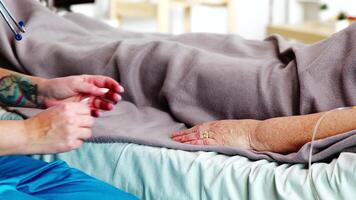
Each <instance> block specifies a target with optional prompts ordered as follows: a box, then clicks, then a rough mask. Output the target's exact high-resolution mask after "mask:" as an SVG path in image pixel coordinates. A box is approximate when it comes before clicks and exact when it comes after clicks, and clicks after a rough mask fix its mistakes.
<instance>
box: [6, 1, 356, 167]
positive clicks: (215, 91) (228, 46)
mask: <svg viewBox="0 0 356 200" xmlns="http://www.w3.org/2000/svg"><path fill="white" fill-rule="evenodd" d="M5 2H7V3H8V5H9V7H10V8H11V10H13V11H14V13H15V14H16V16H18V18H21V19H24V20H25V21H26V22H27V29H28V33H27V34H26V35H25V38H24V40H23V41H21V42H15V41H14V39H13V35H12V34H11V33H10V32H9V30H8V28H7V27H6V26H5V24H4V23H3V22H1V23H0V26H1V28H0V58H1V59H0V60H1V61H2V63H1V64H2V66H6V67H8V68H10V69H12V70H17V71H20V72H23V73H27V74H32V75H36V76H41V77H47V78H52V77H60V76H68V75H74V74H83V73H85V74H102V75H107V76H110V77H113V78H115V79H117V80H118V81H120V82H121V84H122V85H123V86H124V87H125V89H126V93H125V95H124V101H123V102H121V103H119V105H118V106H117V107H116V108H115V110H114V111H112V112H107V113H105V114H104V116H103V117H102V118H100V119H99V120H97V122H96V124H95V127H94V134H95V137H94V139H93V141H96V142H116V141H120V142H134V143H138V144H145V145H152V146H158V147H168V148H173V149H183V150H189V151H197V150H205V151H217V152H220V153H223V154H227V155H236V154H238V155H243V156H246V157H248V158H250V159H253V160H257V159H268V160H275V161H277V162H289V163H305V162H306V161H307V159H308V152H309V147H310V144H306V145H304V146H303V147H302V148H301V149H300V151H299V152H297V153H292V154H288V155H281V154H276V153H272V152H254V151H247V150H242V149H239V148H228V147H218V146H193V145H185V144H180V143H177V142H173V141H172V140H171V139H170V134H171V133H172V132H173V131H175V130H178V129H183V128H186V127H190V126H193V125H196V124H198V123H202V122H207V121H212V120H219V119H247V118H251V119H267V118H272V117H278V116H289V115H301V114H308V113H314V112H319V111H326V110H330V109H333V108H336V107H341V106H350V105H356V84H355V81H356V46H355V45H356V24H355V25H353V26H351V27H350V28H348V29H346V30H344V31H342V32H340V33H338V34H336V35H334V36H333V37H332V38H330V39H328V40H326V41H322V42H320V43H317V44H314V45H310V46H304V45H298V46H295V45H291V44H290V43H288V42H287V41H285V40H284V39H283V38H281V37H279V36H272V37H269V38H267V39H266V40H264V41H249V40H245V39H243V38H241V37H239V36H236V35H216V34H184V35H178V36H171V35H154V34H139V33H132V32H126V31H121V30H115V29H113V28H110V27H108V26H106V25H104V24H101V23H99V22H97V21H95V20H92V19H89V18H86V17H84V16H81V15H76V14H70V15H67V16H65V17H60V16H57V15H55V14H53V13H51V12H50V11H48V10H47V9H46V8H44V7H43V6H41V5H40V4H38V3H37V2H36V1H34V0H11V1H10V0H6V1H5ZM21 111H22V112H24V113H27V114H28V115H30V116H31V115H34V114H35V113H36V112H39V110H35V109H30V110H29V109H22V110H21ZM353 133H354V131H352V132H348V133H344V134H341V135H338V136H334V137H331V138H327V139H323V140H319V141H317V142H316V144H315V150H314V152H315V153H314V157H313V160H314V161H328V160H330V159H332V158H334V157H336V156H337V155H338V154H339V153H340V152H343V151H356V148H355V147H356V145H355V144H356V136H355V135H354V134H353Z"/></svg>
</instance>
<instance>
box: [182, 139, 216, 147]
mask: <svg viewBox="0 0 356 200" xmlns="http://www.w3.org/2000/svg"><path fill="white" fill-rule="evenodd" d="M184 144H193V145H218V143H217V142H216V141H215V140H214V139H211V138H207V139H199V140H192V141H188V142H184Z"/></svg>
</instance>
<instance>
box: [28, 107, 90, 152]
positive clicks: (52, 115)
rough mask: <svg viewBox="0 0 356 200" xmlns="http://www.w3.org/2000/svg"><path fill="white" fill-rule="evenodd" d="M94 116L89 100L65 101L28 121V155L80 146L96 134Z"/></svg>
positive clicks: (68, 149)
mask: <svg viewBox="0 0 356 200" xmlns="http://www.w3.org/2000/svg"><path fill="white" fill-rule="evenodd" d="M93 123H94V118H93V117H92V116H91V110H90V108H89V106H88V105H86V104H85V103H64V104H60V105H58V106H55V107H52V108H50V109H47V110H46V111H43V112H41V113H39V114H38V115H36V116H34V117H31V118H29V119H27V120H25V127H26V136H27V140H26V141H27V142H26V145H25V151H26V152H27V153H28V154H41V153H58V152H66V151H70V150H73V149H77V148H79V147H80V146H81V145H82V144H83V142H84V140H86V139H89V138H90V137H91V136H92V131H91V127H92V125H93Z"/></svg>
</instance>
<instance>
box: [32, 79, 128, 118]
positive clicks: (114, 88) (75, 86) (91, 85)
mask: <svg viewBox="0 0 356 200" xmlns="http://www.w3.org/2000/svg"><path fill="white" fill-rule="evenodd" d="M38 88H39V100H40V102H41V103H42V104H43V105H44V106H45V107H51V106H55V105H58V104H61V103H64V102H80V101H82V100H83V99H86V98H88V97H89V99H88V104H89V105H90V107H91V108H92V112H93V111H94V112H93V113H94V114H93V113H92V114H93V115H94V116H98V115H99V111H98V110H99V109H102V110H111V109H113V106H114V104H116V103H118V101H120V100H121V96H120V93H122V92H124V88H123V87H122V86H120V84H119V83H118V82H116V81H115V80H114V79H112V78H109V77H106V76H95V75H79V76H69V77H63V78H55V79H49V80H45V81H43V83H41V84H40V85H39V86H38Z"/></svg>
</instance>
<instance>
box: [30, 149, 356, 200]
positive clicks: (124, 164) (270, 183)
mask: <svg viewBox="0 0 356 200" xmlns="http://www.w3.org/2000/svg"><path fill="white" fill-rule="evenodd" d="M37 158H40V159H42V160H46V161H52V160H56V159H62V160H65V161H67V162H68V164H70V165H71V166H73V167H76V168H78V169H81V170H83V171H85V172H87V173H89V174H91V175H93V176H95V177H97V178H99V179H102V180H104V181H106V182H108V183H111V184H113V185H115V186H118V187H120V188H122V189H123V190H125V191H127V192H130V193H133V194H135V195H137V196H138V197H139V198H141V199H153V200H158V199H167V200H168V199H169V200H185V199H187V200H188V199H218V200H222V199H317V197H316V196H317V195H319V197H320V199H354V197H355V196H356V190H355V187H356V175H355V174H356V154H354V153H342V154H341V155H340V157H339V158H338V159H335V160H333V161H332V162H331V163H330V164H325V163H319V164H314V165H313V167H312V168H313V175H312V179H310V178H309V177H308V176H307V174H308V171H307V170H306V168H305V166H304V165H301V164H294V165H291V164H282V165H278V164H276V163H274V162H269V161H266V160H260V161H250V160H248V159H246V158H244V157H241V156H232V157H229V156H225V155H220V154H217V153H214V152H186V151H180V150H170V149H166V148H157V147H149V146H143V145H137V144H127V143H112V144H94V143H86V144H85V145H84V146H82V147H81V148H80V149H79V150H76V151H72V152H69V153H62V154H57V155H45V156H37ZM313 185H314V186H313Z"/></svg>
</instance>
